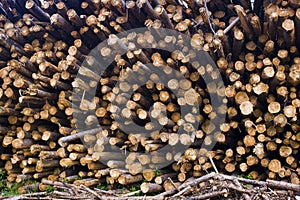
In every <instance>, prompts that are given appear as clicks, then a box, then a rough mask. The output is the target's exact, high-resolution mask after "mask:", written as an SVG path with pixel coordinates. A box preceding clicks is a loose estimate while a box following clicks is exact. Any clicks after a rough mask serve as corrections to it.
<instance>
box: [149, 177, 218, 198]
mask: <svg viewBox="0 0 300 200" xmlns="http://www.w3.org/2000/svg"><path fill="white" fill-rule="evenodd" d="M215 175H216V174H215V173H210V174H206V175H204V176H201V177H199V178H197V179H195V180H193V181H190V182H187V183H184V184H182V185H180V186H179V187H178V189H179V190H182V189H184V188H186V187H193V186H194V185H197V184H199V183H201V182H205V181H207V180H209V179H211V178H213V177H215ZM176 192H177V189H172V190H168V191H166V192H163V193H160V194H158V195H156V196H154V198H155V199H163V198H164V197H166V196H170V195H173V194H174V193H176Z"/></svg>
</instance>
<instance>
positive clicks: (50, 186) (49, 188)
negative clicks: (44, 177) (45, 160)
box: [46, 185, 55, 193]
mask: <svg viewBox="0 0 300 200" xmlns="http://www.w3.org/2000/svg"><path fill="white" fill-rule="evenodd" d="M54 190H55V188H54V187H53V186H52V185H47V187H46V192H47V193H50V192H53V191H54Z"/></svg>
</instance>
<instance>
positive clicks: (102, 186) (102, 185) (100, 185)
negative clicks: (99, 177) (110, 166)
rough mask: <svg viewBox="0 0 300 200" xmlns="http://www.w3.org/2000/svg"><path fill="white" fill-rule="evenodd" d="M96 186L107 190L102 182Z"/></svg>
mask: <svg viewBox="0 0 300 200" xmlns="http://www.w3.org/2000/svg"><path fill="white" fill-rule="evenodd" d="M97 188H98V189H101V190H108V186H107V185H106V184H103V183H99V184H98V185H97Z"/></svg>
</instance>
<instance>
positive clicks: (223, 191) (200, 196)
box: [188, 189, 227, 199]
mask: <svg viewBox="0 0 300 200" xmlns="http://www.w3.org/2000/svg"><path fill="white" fill-rule="evenodd" d="M226 193H227V190H226V189H224V190H221V191H216V192H210V193H207V194H203V195H198V196H193V197H190V198H188V199H210V198H214V197H218V196H221V195H224V194H226Z"/></svg>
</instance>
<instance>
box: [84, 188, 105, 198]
mask: <svg viewBox="0 0 300 200" xmlns="http://www.w3.org/2000/svg"><path fill="white" fill-rule="evenodd" d="M80 187H81V188H83V189H85V190H86V191H87V192H89V193H91V194H92V195H94V196H95V197H97V198H98V199H102V198H101V196H100V195H99V194H97V192H95V191H94V190H91V189H90V188H88V187H87V186H85V185H80Z"/></svg>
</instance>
